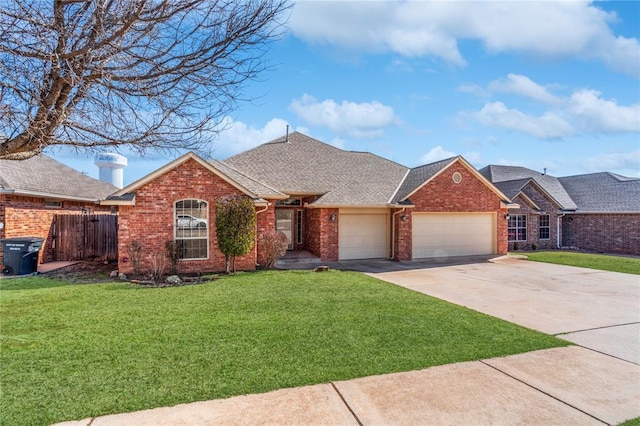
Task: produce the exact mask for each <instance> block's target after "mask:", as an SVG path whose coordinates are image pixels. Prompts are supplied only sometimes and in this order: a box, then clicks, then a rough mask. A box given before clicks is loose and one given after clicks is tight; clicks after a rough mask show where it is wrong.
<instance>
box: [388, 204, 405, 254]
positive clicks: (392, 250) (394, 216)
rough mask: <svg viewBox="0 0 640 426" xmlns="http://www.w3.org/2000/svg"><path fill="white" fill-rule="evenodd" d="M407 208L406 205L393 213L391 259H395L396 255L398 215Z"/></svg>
mask: <svg viewBox="0 0 640 426" xmlns="http://www.w3.org/2000/svg"><path fill="white" fill-rule="evenodd" d="M406 209H407V208H406V207H403V208H402V210H399V211H397V212H395V213H393V214H392V215H391V258H390V259H389V260H393V258H394V257H395V255H396V215H397V214H399V213H403V212H404V211H405V210H406Z"/></svg>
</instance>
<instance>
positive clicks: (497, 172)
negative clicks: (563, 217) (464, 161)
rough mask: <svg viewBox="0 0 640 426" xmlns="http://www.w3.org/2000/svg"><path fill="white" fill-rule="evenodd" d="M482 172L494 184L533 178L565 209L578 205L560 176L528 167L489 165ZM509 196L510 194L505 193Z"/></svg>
mask: <svg viewBox="0 0 640 426" xmlns="http://www.w3.org/2000/svg"><path fill="white" fill-rule="evenodd" d="M479 171H480V174H481V175H483V176H484V177H485V178H487V179H489V180H490V181H491V182H493V183H494V184H497V183H500V182H508V181H515V180H521V179H528V178H532V179H533V180H535V182H536V183H537V184H538V185H540V187H542V189H544V190H545V191H546V192H547V193H548V194H549V196H551V197H552V198H553V199H554V200H555V201H556V203H558V206H559V207H560V208H561V209H563V210H575V209H577V207H578V206H577V205H576V203H575V202H574V200H573V199H572V197H571V196H570V195H569V193H567V191H566V190H565V188H564V187H563V186H562V185H561V184H560V181H559V180H558V178H556V177H554V176H551V175H547V174H542V173H540V172H537V171H535V170H531V169H527V168H526V167H518V166H496V165H489V166H486V167H483V168H482V169H480V170H479ZM505 195H507V196H509V194H505Z"/></svg>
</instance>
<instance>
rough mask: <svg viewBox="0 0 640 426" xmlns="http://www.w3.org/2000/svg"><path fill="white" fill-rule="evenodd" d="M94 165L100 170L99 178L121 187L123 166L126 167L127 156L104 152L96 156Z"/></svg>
mask: <svg viewBox="0 0 640 426" xmlns="http://www.w3.org/2000/svg"><path fill="white" fill-rule="evenodd" d="M95 165H96V166H98V169H99V170H100V176H99V178H100V180H101V181H103V182H107V183H110V184H111V185H113V186H116V187H118V188H122V186H123V181H124V179H123V177H124V170H123V169H124V168H125V167H127V158H126V157H124V156H122V155H120V154H114V153H109V152H105V153H102V154H98V155H97V156H96V160H95Z"/></svg>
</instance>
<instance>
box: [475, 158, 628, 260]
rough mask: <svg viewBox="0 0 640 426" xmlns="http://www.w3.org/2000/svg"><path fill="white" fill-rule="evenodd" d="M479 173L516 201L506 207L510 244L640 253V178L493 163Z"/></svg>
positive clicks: (530, 246) (520, 247) (524, 247)
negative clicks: (553, 172)
mask: <svg viewBox="0 0 640 426" xmlns="http://www.w3.org/2000/svg"><path fill="white" fill-rule="evenodd" d="M480 173H481V174H482V175H483V176H485V177H486V178H487V179H488V180H490V181H491V182H493V183H494V184H495V185H496V186H497V187H498V188H499V189H500V190H501V191H503V192H504V193H505V194H506V195H507V196H508V197H509V198H511V199H512V200H513V201H514V202H515V203H517V204H518V205H519V207H517V208H515V207H512V208H510V209H509V217H510V219H509V223H508V227H509V232H508V239H509V249H510V250H514V249H516V248H517V249H525V250H530V249H534V248H536V249H552V248H562V247H574V248H579V249H584V250H590V251H599V252H605V253H622V254H636V255H640V179H638V178H628V177H624V176H620V175H617V174H614V173H609V172H602V173H593V174H585V175H577V176H566V177H561V178H556V177H554V176H550V175H548V174H546V173H540V172H536V171H535V170H531V169H527V168H525V167H514V166H496V165H489V166H487V167H484V168H482V169H481V170H480Z"/></svg>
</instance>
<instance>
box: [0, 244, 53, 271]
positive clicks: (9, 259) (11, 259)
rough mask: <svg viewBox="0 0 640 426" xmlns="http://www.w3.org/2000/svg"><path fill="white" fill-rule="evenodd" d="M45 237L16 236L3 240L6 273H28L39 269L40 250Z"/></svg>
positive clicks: (4, 269)
mask: <svg viewBox="0 0 640 426" xmlns="http://www.w3.org/2000/svg"><path fill="white" fill-rule="evenodd" d="M43 242H44V239H42V238H38V237H16V238H7V239H4V240H2V255H3V257H4V261H3V263H4V267H3V268H2V273H3V274H4V275H26V274H32V273H34V272H36V271H37V270H38V252H39V251H40V247H42V243H43Z"/></svg>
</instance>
